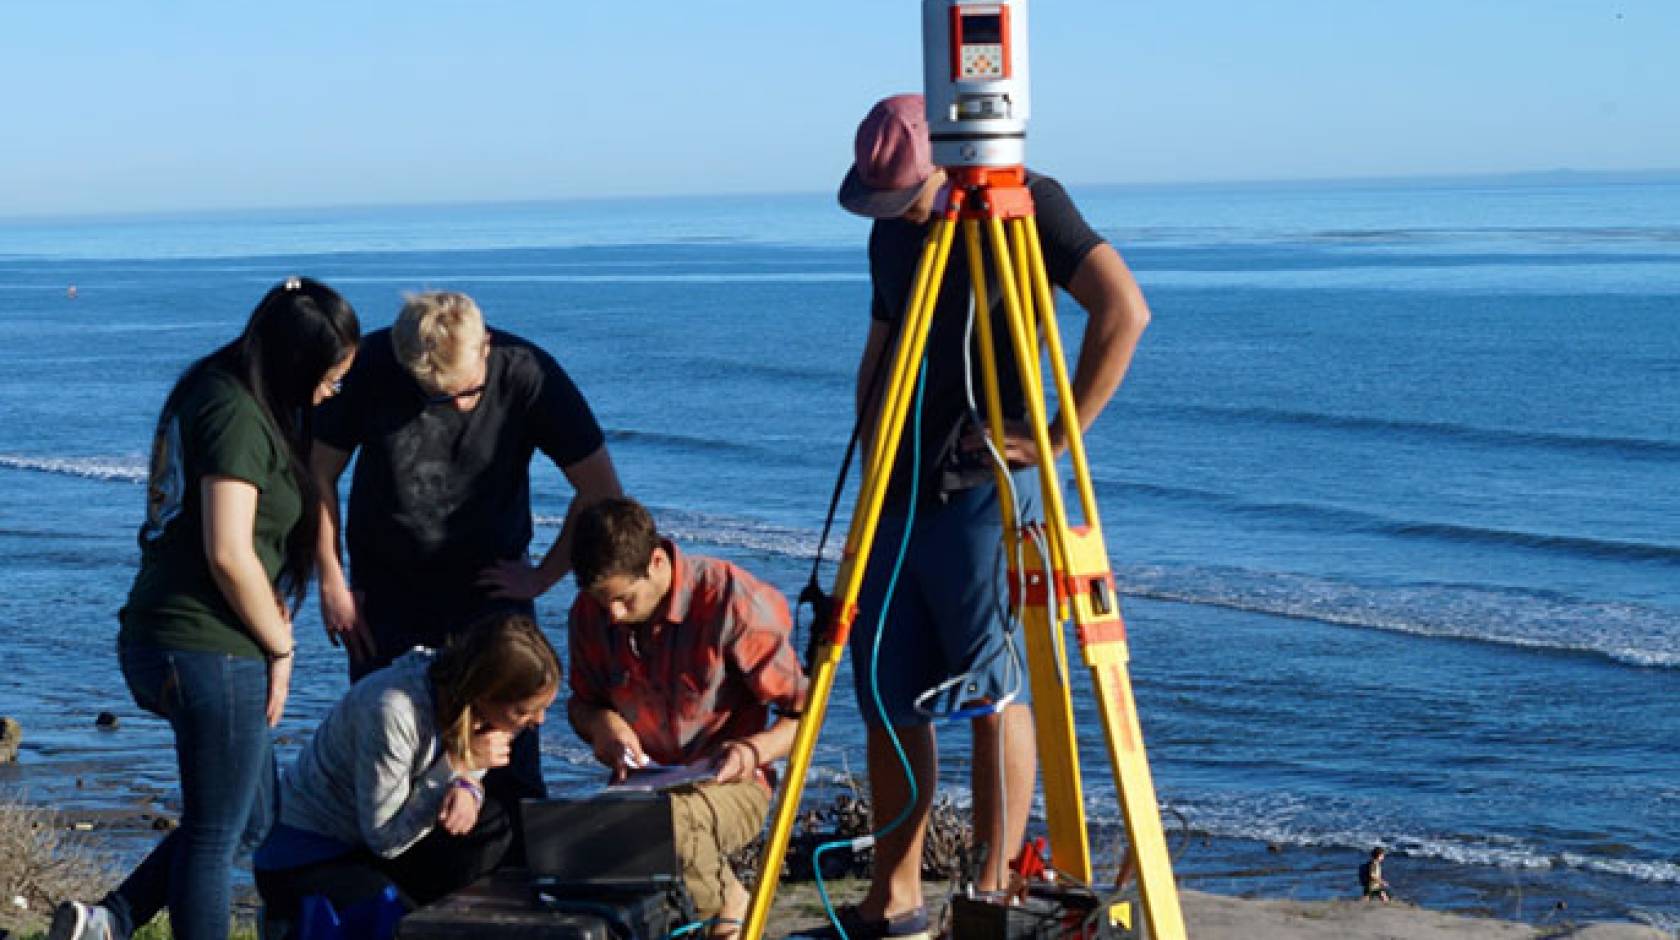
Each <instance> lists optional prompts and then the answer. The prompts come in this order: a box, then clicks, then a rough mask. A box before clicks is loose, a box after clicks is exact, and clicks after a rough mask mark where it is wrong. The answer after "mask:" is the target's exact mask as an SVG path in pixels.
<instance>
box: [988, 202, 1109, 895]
mask: <svg viewBox="0 0 1680 940" xmlns="http://www.w3.org/2000/svg"><path fill="white" fill-rule="evenodd" d="M991 244H992V258H993V261H994V263H995V265H996V268H997V272H998V286H999V290H1000V292H1001V293H1002V296H1003V301H1004V309H1005V313H1006V319H1007V323H1008V326H1009V339H1010V344H1011V348H1012V350H1013V352H1014V357H1015V363H1016V373H1017V375H1018V376H1019V378H1020V382H1021V393H1022V397H1023V399H1024V400H1025V402H1026V405H1027V412H1028V422H1029V424H1030V426H1031V428H1032V432H1033V437H1034V440H1035V441H1036V442H1037V444H1038V451H1039V467H1038V470H1039V476H1040V485H1041V489H1042V491H1043V493H1044V497H1045V501H1044V509H1045V512H1046V516H1047V518H1050V519H1056V518H1059V517H1060V514H1061V511H1062V507H1061V502H1060V495H1061V494H1060V487H1059V485H1058V484H1057V480H1056V468H1055V464H1054V462H1053V461H1052V460H1051V459H1050V454H1051V452H1050V443H1049V429H1048V426H1047V424H1046V419H1045V406H1044V390H1043V387H1042V385H1041V384H1040V382H1039V375H1040V372H1039V369H1038V361H1037V360H1038V345H1037V343H1036V341H1035V337H1034V336H1033V335H1032V333H1031V332H1030V331H1029V328H1028V325H1027V321H1028V316H1027V309H1026V307H1025V305H1024V304H1022V303H1021V302H1020V298H1021V296H1022V295H1021V294H1020V290H1021V289H1022V288H1023V287H1025V286H1026V285H1028V284H1029V283H1030V274H1029V273H1028V272H1023V271H1019V270H1017V269H1016V267H1015V264H1016V261H1017V260H1018V258H1019V257H1023V256H1024V255H1022V254H1021V253H1019V252H1016V253H1012V252H1011V251H1010V247H1009V245H1008V243H1007V240H1006V239H1005V237H1004V229H1003V223H1002V222H1001V221H999V220H995V219H994V220H992V222H991ZM1029 535H1032V536H1034V537H1033V538H1031V539H1028V540H1027V543H1026V544H1024V545H1023V546H1022V549H1023V552H1022V553H1023V555H1024V566H1025V567H1024V570H1022V571H1021V572H1020V574H1021V575H1022V578H1023V582H1024V585H1025V594H1024V595H1017V599H1018V600H1019V601H1021V602H1022V609H1021V620H1022V627H1023V633H1024V636H1025V639H1026V648H1027V667H1028V672H1029V675H1030V677H1031V680H1032V690H1033V699H1034V701H1033V726H1034V730H1035V731H1036V733H1037V738H1038V757H1039V763H1040V764H1041V765H1042V767H1043V771H1044V807H1045V817H1046V822H1047V823H1048V825H1049V828H1050V854H1051V864H1052V865H1053V866H1054V867H1056V868H1057V869H1058V870H1060V871H1063V872H1065V873H1067V874H1069V875H1072V876H1074V877H1075V878H1078V879H1079V880H1081V881H1084V882H1087V883H1089V882H1090V881H1091V875H1092V866H1091V845H1090V835H1089V829H1088V826H1087V823H1086V818H1085V802H1084V798H1083V794H1082V788H1081V785H1080V770H1079V747H1078V742H1077V740H1076V737H1075V730H1074V718H1073V695H1072V689H1071V688H1070V687H1069V685H1068V681H1067V680H1068V667H1067V655H1066V651H1065V649H1064V647H1063V644H1062V643H1061V642H1060V639H1061V618H1060V616H1059V610H1058V608H1059V607H1060V606H1061V605H1060V604H1059V603H1056V602H1054V601H1053V600H1052V598H1051V591H1050V587H1051V585H1052V584H1053V583H1054V582H1053V581H1052V580H1051V576H1050V571H1051V570H1053V566H1052V565H1050V564H1048V560H1049V559H1050V558H1052V557H1054V554H1055V551H1056V548H1057V546H1056V544H1055V543H1054V542H1053V541H1051V540H1052V539H1053V538H1054V535H1055V533H1054V532H1053V531H1047V529H1046V527H1044V526H1034V527H1032V528H1031V529H1028V530H1023V532H1022V537H1023V538H1024V539H1025V538H1027V536H1029ZM1058 593H1059V592H1058Z"/></svg>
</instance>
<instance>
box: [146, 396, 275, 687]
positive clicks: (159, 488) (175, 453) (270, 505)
mask: <svg viewBox="0 0 1680 940" xmlns="http://www.w3.org/2000/svg"><path fill="white" fill-rule="evenodd" d="M211 475H216V476H228V477H234V478H236V479H239V480H244V481H246V482H247V483H250V484H252V485H254V486H255V487H256V488H257V489H258V490H259V491H260V492H259V494H258V497H257V518H256V526H255V532H254V541H255V543H256V550H257V557H258V558H259V559H261V561H262V565H263V570H264V571H266V572H267V573H268V579H269V582H270V583H273V582H274V581H275V580H276V579H278V577H279V575H280V566H281V564H282V562H283V561H284V560H285V557H286V536H287V534H288V533H290V532H291V530H292V527H293V526H295V525H297V522H298V520H299V519H300V518H301V517H302V511H303V497H302V494H301V493H300V492H299V490H298V486H297V481H296V480H295V479H293V477H292V473H291V467H290V459H289V457H288V455H287V451H286V446H285V444H284V442H283V441H282V440H281V438H280V435H279V434H278V433H277V432H276V431H275V429H274V427H273V425H272V424H271V423H270V422H269V421H268V419H267V418H266V417H264V416H263V411H262V407H261V406H260V405H258V404H257V400H256V399H255V398H253V397H252V396H251V393H250V392H249V391H246V389H245V387H244V386H243V385H241V384H240V383H239V382H238V381H237V380H235V379H234V378H233V377H232V376H230V375H228V374H227V373H226V372H224V371H222V370H221V369H218V368H214V367H212V368H209V369H206V370H204V371H203V372H201V373H200V374H199V375H197V376H195V377H194V378H192V379H190V380H189V382H188V385H187V387H185V388H183V389H181V394H180V395H179V396H177V398H176V400H175V403H174V404H173V405H171V406H170V407H169V412H168V413H167V414H165V416H164V418H163V420H162V421H161V422H160V424H159V428H158V435H157V439H156V440H155V441H154V442H153V443H152V461H151V469H150V473H149V479H148V482H147V487H146V522H145V524H144V525H142V526H141V527H140V573H139V574H138V575H136V576H135V578H134V586H133V587H132V588H130V589H129V592H128V603H127V604H126V605H125V606H124V607H123V609H122V612H121V613H120V614H119V617H120V619H121V620H122V632H121V634H120V636H119V640H120V642H123V643H140V644H146V645H151V646H159V647H163V648H165V649H183V650H205V651H210V652H221V653H232V654H234V655H237V656H253V657H260V656H261V655H262V649H261V647H259V646H258V645H257V643H256V641H255V640H253V639H252V638H251V636H250V633H249V631H248V630H247V628H246V626H245V623H244V621H242V620H241V619H240V618H239V615H238V614H236V613H234V610H233V607H232V605H230V604H229V603H228V602H227V598H226V597H225V596H224V595H223V594H222V590H221V588H220V587H218V586H217V585H216V580H215V578H214V577H213V576H212V575H211V573H210V564H209V561H208V560H207V558H206V556H205V552H204V510H203V506H202V502H203V496H202V486H201V484H202V482H203V480H204V478H205V477H206V476H211Z"/></svg>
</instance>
